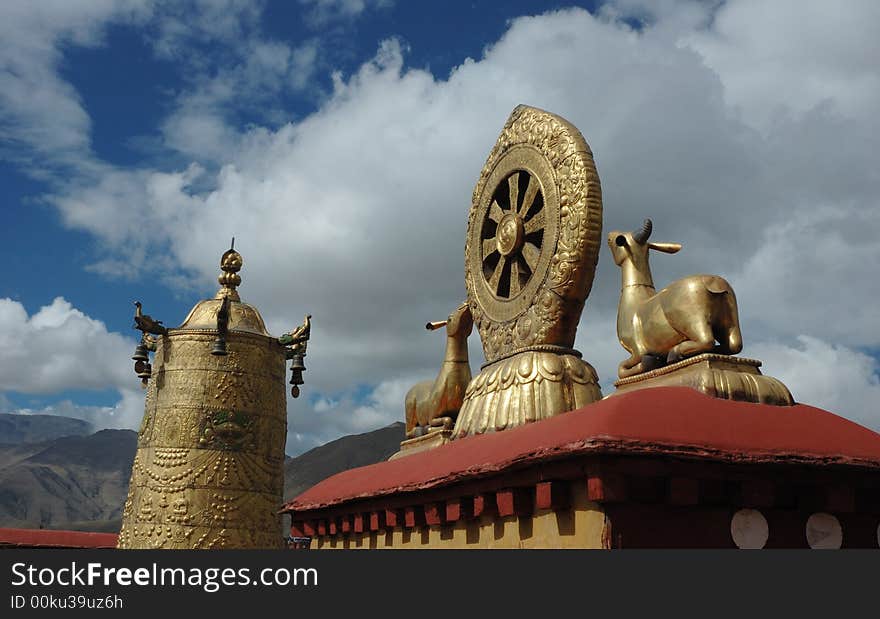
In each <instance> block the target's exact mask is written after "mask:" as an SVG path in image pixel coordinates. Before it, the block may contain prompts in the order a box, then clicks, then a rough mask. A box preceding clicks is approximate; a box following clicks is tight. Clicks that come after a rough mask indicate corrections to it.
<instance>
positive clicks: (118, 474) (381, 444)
mask: <svg viewBox="0 0 880 619" xmlns="http://www.w3.org/2000/svg"><path fill="white" fill-rule="evenodd" d="M403 427H404V425H403V424H402V423H394V424H391V425H390V426H387V427H385V428H380V429H378V430H374V431H372V432H367V433H364V434H357V435H352V436H344V437H342V438H339V439H337V440H335V441H331V442H329V443H327V444H325V445H321V446H320V447H316V448H314V449H312V450H311V451H308V452H306V453H303V454H302V455H300V456H297V457H295V458H287V460H286V461H285V464H284V499H285V500H288V499H290V498H293V497H294V496H296V495H298V494H300V493H301V492H303V491H304V490H306V489H307V488H309V487H311V486H312V485H314V484H316V483H318V482H319V481H321V480H322V479H325V478H327V477H329V476H331V475H334V474H335V473H338V472H340V471H344V470H347V469H350V468H355V467H359V466H365V465H367V464H373V463H375V462H380V461H382V460H385V459H387V458H388V456H390V455H391V454H393V453H394V452H396V451H397V450H398V448H399V446H400V441H401V440H403V434H404V432H403ZM91 429H92V428H91V426H90V424H88V423H87V422H85V421H81V420H79V419H71V418H68V417H59V416H52V415H10V414H0V527H14V528H46V529H71V530H80V531H106V532H116V531H118V530H119V527H120V522H121V521H120V519H121V515H122V506H123V503H124V502H125V499H126V496H127V494H128V482H129V478H130V476H131V464H132V460H133V459H134V454H135V451H136V449H137V433H136V432H134V431H132V430H101V431H99V432H95V433H91Z"/></svg>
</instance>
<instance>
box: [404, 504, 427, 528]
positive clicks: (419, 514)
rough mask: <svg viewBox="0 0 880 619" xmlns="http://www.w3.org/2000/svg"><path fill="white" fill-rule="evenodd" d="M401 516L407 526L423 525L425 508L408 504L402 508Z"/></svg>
mask: <svg viewBox="0 0 880 619" xmlns="http://www.w3.org/2000/svg"><path fill="white" fill-rule="evenodd" d="M403 518H404V522H405V523H406V526H407V528H410V529H412V528H414V527H420V526H423V525H424V524H425V509H424V507H422V506H421V505H410V506H409V507H406V508H404V510H403Z"/></svg>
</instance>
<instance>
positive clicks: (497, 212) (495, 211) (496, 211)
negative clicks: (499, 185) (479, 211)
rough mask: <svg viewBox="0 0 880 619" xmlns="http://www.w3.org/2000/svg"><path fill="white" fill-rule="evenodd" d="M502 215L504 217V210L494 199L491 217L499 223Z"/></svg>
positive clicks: (491, 206) (490, 207) (490, 212)
mask: <svg viewBox="0 0 880 619" xmlns="http://www.w3.org/2000/svg"><path fill="white" fill-rule="evenodd" d="M502 217H504V211H502V210H501V207H500V206H498V203H497V202H496V201H495V200H492V204H491V205H490V206H489V219H491V220H492V221H494V222H495V223H496V224H497V223H500V222H501V218H502Z"/></svg>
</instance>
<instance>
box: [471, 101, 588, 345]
mask: <svg viewBox="0 0 880 619" xmlns="http://www.w3.org/2000/svg"><path fill="white" fill-rule="evenodd" d="M601 228H602V196H601V189H600V186H599V177H598V175H597V174H596V169H595V165H594V164H593V158H592V153H591V152H590V149H589V146H587V143H586V142H585V141H584V139H583V137H582V136H581V134H580V132H578V130H577V129H576V128H575V127H574V126H573V125H571V124H570V123H568V122H567V121H566V120H564V119H562V118H560V117H559V116H556V115H554V114H550V113H548V112H544V111H542V110H538V109H535V108H531V107H527V106H519V107H517V108H516V109H515V110H514V111H513V113H512V114H511V115H510V118H509V119H508V121H507V124H506V125H505V127H504V129H503V130H502V132H501V135H500V136H499V138H498V141H497V142H496V144H495V147H494V148H493V150H492V152H491V153H490V154H489V158H488V159H487V161H486V165H485V166H484V167H483V170H482V172H481V175H480V179H479V180H478V182H477V186H476V188H475V189H474V195H473V204H472V207H471V211H470V216H469V221H468V236H467V243H466V246H465V283H466V286H467V291H468V304H469V306H470V308H471V311H472V313H473V316H474V322H475V324H476V325H477V328H478V331H479V333H480V338H481V340H482V343H483V351H484V353H485V356H486V359H487V361H489V362H492V361H494V360H496V359H498V358H499V357H502V356H504V355H506V354H510V353H511V352H512V351H513V350H516V349H519V348H523V347H526V346H532V345H539V344H554V345H559V346H563V347H571V346H572V344H573V343H574V337H575V331H576V329H577V323H578V320H579V319H580V313H581V310H582V309H583V304H584V300H585V299H586V297H587V295H588V294H589V291H590V288H591V286H592V282H593V276H594V273H595V267H596V262H597V260H598V250H599V240H600V236H601Z"/></svg>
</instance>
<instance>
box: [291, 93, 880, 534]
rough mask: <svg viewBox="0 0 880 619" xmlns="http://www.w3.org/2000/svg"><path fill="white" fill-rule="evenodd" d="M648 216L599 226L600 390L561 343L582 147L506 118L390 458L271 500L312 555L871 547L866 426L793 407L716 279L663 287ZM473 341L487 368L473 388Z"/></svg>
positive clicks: (591, 224) (879, 475)
mask: <svg viewBox="0 0 880 619" xmlns="http://www.w3.org/2000/svg"><path fill="white" fill-rule="evenodd" d="M653 229H654V225H653V222H652V221H651V220H650V219H647V220H645V221H644V223H643V224H642V226H641V227H640V228H638V229H636V230H633V231H612V232H610V233H609V234H608V235H607V237H606V239H605V240H606V241H607V246H608V250H609V251H610V257H611V258H612V259H613V261H614V264H615V265H617V266H618V267H619V268H620V272H621V295H620V301H619V305H618V320H617V335H618V338H619V340H620V343H621V345H622V347H623V349H624V350H625V351H626V352H627V353H628V355H629V356H628V357H627V358H626V359H624V360H623V361H622V362H621V363H620V365H619V367H618V380H617V381H616V382H615V391H614V392H613V393H611V394H608V395H606V396H604V397H603V395H602V393H601V390H600V388H599V384H598V376H597V375H596V372H595V370H594V369H593V367H592V365H590V364H589V363H588V362H587V361H586V360H585V359H584V358H583V355H582V354H581V352H580V351H577V350H575V349H573V348H572V346H573V344H574V339H575V331H576V328H577V325H578V322H579V320H580V315H581V311H582V309H583V306H584V303H585V301H586V299H587V296H588V295H589V292H590V288H591V285H592V281H593V276H594V273H595V267H596V263H597V261H598V258H599V251H600V248H601V246H602V240H603V239H602V238H601V237H602V196H601V189H600V185H599V178H598V174H597V172H596V169H595V166H594V163H593V158H592V153H591V151H590V148H589V146H588V145H587V143H586V141H585V140H584V138H583V136H582V135H581V134H580V132H579V131H578V130H577V129H576V128H575V127H574V126H573V125H571V124H570V123H568V122H567V121H566V120H565V119H563V118H560V117H559V116H556V115H554V114H550V113H548V112H544V111H542V110H538V109H535V108H531V107H527V106H519V107H517V108H516V109H515V110H514V111H513V113H512V114H511V116H510V118H509V119H508V121H507V123H506V124H505V126H504V128H503V130H502V132H501V135H500V136H499V138H498V140H497V142H496V144H495V146H494V148H493V149H492V151H491V152H490V154H489V157H488V159H487V161H486V164H485V166H484V167H483V170H482V172H481V174H480V177H479V180H478V181H477V185H476V188H475V190H474V194H473V202H472V205H471V210H470V213H469V218H468V230H467V238H466V245H465V285H466V289H467V300H466V301H465V302H464V303H463V304H462V305H461V306H460V307H458V308H457V309H455V310H454V311H453V312H452V313H451V314H450V315H449V317H448V319H447V320H445V321H440V322H432V323H428V324H427V327H428V328H429V329H432V330H434V329H440V328H442V327H445V329H446V338H447V341H446V350H445V354H444V357H443V362H442V365H441V368H440V371H439V372H438V375H437V377H436V379H435V380H433V381H426V382H424V383H420V384H418V385H415V386H414V387H413V388H412V389H411V390H410V392H409V394H408V395H407V397H406V400H405V403H404V417H405V419H406V440H404V441H403V442H402V443H401V449H400V451H399V452H398V453H397V454H395V455H394V456H392V458H391V459H390V460H389V461H387V462H381V463H378V464H374V465H371V466H366V467H362V468H358V469H353V470H349V471H346V472H343V473H339V474H337V475H335V476H333V477H330V478H328V479H326V480H324V481H323V482H321V483H319V484H317V485H316V486H314V487H312V488H310V489H309V490H307V491H305V492H304V493H302V494H301V495H299V496H298V497H295V498H294V499H293V500H291V501H289V502H288V503H287V504H286V505H285V506H284V508H283V510H282V511H283V512H284V513H285V514H288V515H289V517H290V519H291V536H293V537H295V538H298V539H303V538H311V540H312V541H311V544H310V547H311V548H318V549H339V548H345V549H348V548H365V549H366V548H878V546H880V435H878V434H877V433H875V432H872V431H870V430H868V429H866V428H864V427H862V426H859V425H858V424H855V423H852V422H850V421H847V420H845V419H843V418H841V417H839V416H837V415H835V414H833V413H831V412H828V411H824V410H821V409H818V408H814V407H812V406H808V405H805V404H799V403H796V402H795V399H794V398H793V397H792V394H791V393H790V392H789V390H788V388H787V387H786V386H785V385H784V384H783V383H782V382H780V381H779V380H777V379H775V378H773V377H772V376H768V375H765V374H763V373H762V372H761V370H760V369H759V368H760V367H761V365H762V364H761V362H760V361H759V360H756V359H749V358H746V357H739V356H737V353H739V352H740V351H741V350H742V349H743V340H742V334H741V331H740V324H739V316H738V308H737V303H736V296H735V293H734V291H733V288H732V287H731V286H730V284H729V283H728V282H727V281H726V280H724V279H723V278H721V277H719V276H715V275H696V276H691V277H686V278H682V279H680V280H677V281H675V282H672V283H671V284H669V285H668V286H666V287H665V288H663V289H662V290H660V291H657V290H656V289H655V286H654V281H653V278H652V275H651V270H650V266H649V254H650V252H651V251H655V252H662V253H668V254H672V253H676V252H678V251H679V250H680V249H681V245H680V244H678V243H669V242H656V241H652V240H650V237H651V235H652V232H653ZM474 330H476V331H477V332H478V334H479V337H480V340H481V343H482V345H483V352H484V355H485V359H486V363H485V364H484V365H483V366H482V367H481V368H480V371H479V372H478V373H477V374H476V375H472V373H471V368H470V364H469V360H468V349H467V338H468V336H469V335H470V334H471V333H472V331H474Z"/></svg>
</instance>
